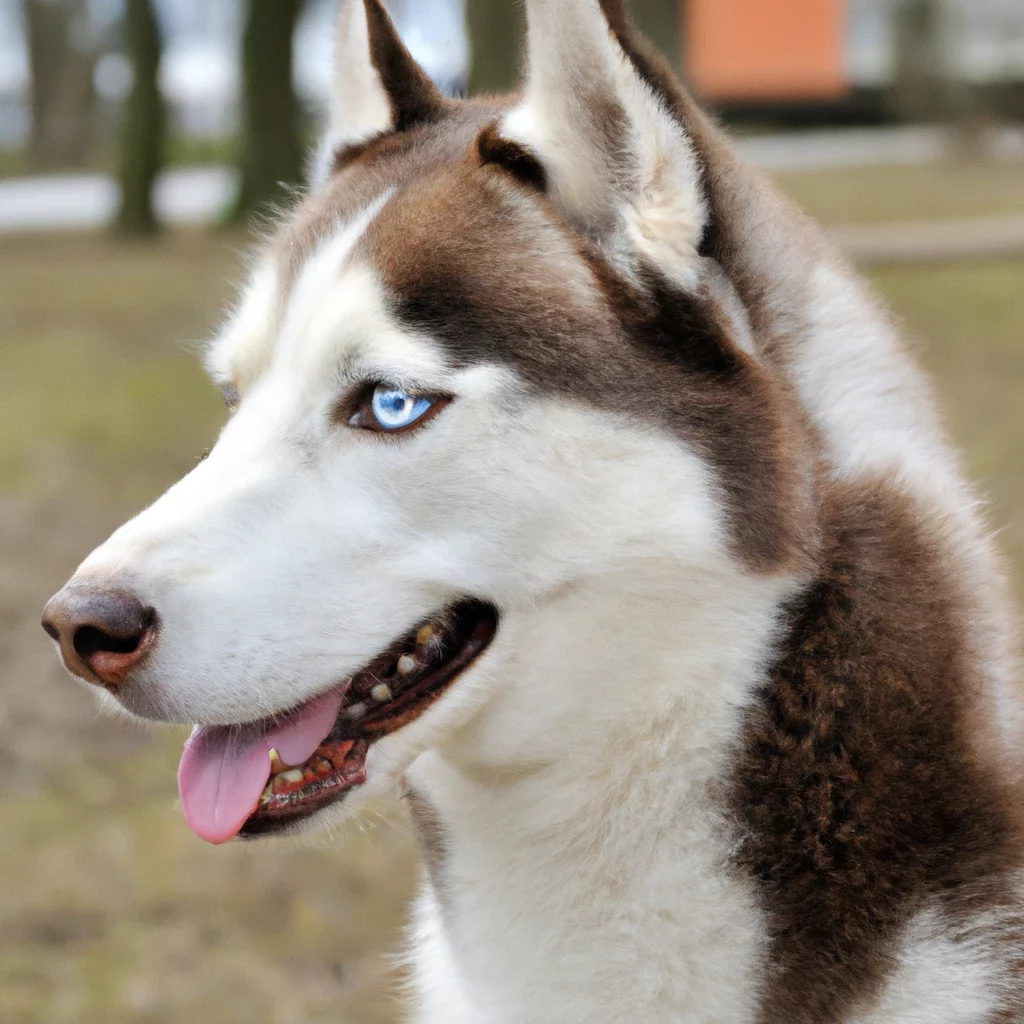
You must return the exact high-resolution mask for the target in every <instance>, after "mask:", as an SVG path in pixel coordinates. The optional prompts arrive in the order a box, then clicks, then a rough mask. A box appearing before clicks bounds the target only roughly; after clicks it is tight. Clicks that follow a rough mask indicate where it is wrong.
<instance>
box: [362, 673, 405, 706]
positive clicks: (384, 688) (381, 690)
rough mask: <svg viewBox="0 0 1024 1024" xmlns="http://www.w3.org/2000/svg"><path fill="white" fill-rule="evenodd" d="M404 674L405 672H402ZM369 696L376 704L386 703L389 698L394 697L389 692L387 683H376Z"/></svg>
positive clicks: (389, 688)
mask: <svg viewBox="0 0 1024 1024" xmlns="http://www.w3.org/2000/svg"><path fill="white" fill-rule="evenodd" d="M399 671H401V670H399ZM403 674H405V673H403ZM370 696H371V697H372V698H373V699H374V700H375V701H376V702H377V703H378V704H386V703H387V702H388V701H389V700H393V699H394V696H395V695H394V694H393V693H392V692H391V687H390V686H388V684H387V683H378V684H377V685H376V686H375V687H374V688H373V689H372V690H371V691H370Z"/></svg>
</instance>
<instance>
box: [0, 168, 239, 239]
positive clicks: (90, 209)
mask: <svg viewBox="0 0 1024 1024" xmlns="http://www.w3.org/2000/svg"><path fill="white" fill-rule="evenodd" d="M236 182H237V178H236V176H235V174H234V172H233V171H230V170H228V169H227V168H226V167H197V168H187V169H182V170H176V171H169V172H167V173H166V174H164V175H163V176H162V177H161V178H160V181H159V182H158V183H157V187H156V196H155V202H156V208H157V213H158V214H159V216H160V218H161V220H163V221H164V222H165V223H167V224H175V225H179V226H184V225H193V224H210V223H212V222H214V221H216V220H217V219H218V218H219V217H220V216H221V215H222V214H223V212H224V210H225V209H226V208H227V206H228V204H229V203H230V202H231V199H232V197H233V196H234V194H235V188H236ZM118 194H119V193H118V187H117V184H116V183H115V182H114V180H113V179H112V178H109V177H106V176H105V175H102V174H59V175H52V176H48V177H44V178H10V179H7V180H3V179H0V232H6V233H13V232H17V231H64V230H69V229H75V230H78V229H88V228H101V227H104V226H106V225H107V224H110V223H111V221H112V220H113V219H114V215H115V213H116V212H117V203H118Z"/></svg>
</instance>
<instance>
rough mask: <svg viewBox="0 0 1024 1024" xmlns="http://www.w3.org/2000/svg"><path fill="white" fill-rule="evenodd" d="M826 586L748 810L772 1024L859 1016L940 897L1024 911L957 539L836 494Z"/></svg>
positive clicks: (755, 720)
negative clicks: (957, 570)
mask: <svg viewBox="0 0 1024 1024" xmlns="http://www.w3.org/2000/svg"><path fill="white" fill-rule="evenodd" d="M822 521H823V529H824V533H825V542H824V550H823V558H822V563H821V571H820V574H819V578H818V579H817V581H816V582H815V583H814V584H813V585H812V586H811V587H810V588H809V589H808V590H807V592H806V593H805V594H804V595H803V596H802V597H801V598H800V599H799V600H797V601H795V602H794V603H793V604H792V606H791V607H790V608H789V610H788V629H787V635H786V639H785V642H784V644H783V646H782V649H781V651H780V653H779V656H778V659H777V661H776V662H775V664H774V666H773V667H772V669H771V673H770V679H769V682H768V684H767V686H766V689H765V691H764V694H763V700H762V702H761V706H760V707H759V708H757V709H756V710H755V711H753V712H751V714H750V715H749V720H748V723H747V725H746V729H745V737H744V742H743V749H742V755H741V757H740V759H739V762H738V765H737V767H736V772H735V789H734V796H733V808H734V811H735V815H736V817H737V819H738V820H739V822H740V825H741V828H742V831H743V834H744V837H745V838H744V841H743V844H742V847H741V851H740V855H739V856H740V859H741V861H742V863H743V864H744V865H745V866H746V867H747V868H748V869H749V871H750V872H751V873H752V875H753V877H754V878H755V879H756V880H757V882H758V884H759V888H760V892H761V894H762V897H763V900H764V905H765V908H766V911H767V913H768V915H769V934H770V938H771V948H770V950H769V960H770V962H771V964H772V970H771V973H770V975H769V977H768V984H767V989H766V992H765V996H764V1003H763V1006H762V1009H761V1013H760V1016H759V1020H760V1021H761V1022H762V1024H769V1022H771V1024H775V1022H776V1021H780V1020H785V1021H787V1022H792V1024H825V1022H829V1021H834V1020H845V1019H847V1017H848V1016H849V1015H850V1014H851V1013H853V1012H854V1010H855V1009H857V1008H858V1007H861V1006H863V1005H866V1004H867V1003H869V1002H870V1000H871V999H872V998H874V997H875V996H877V994H878V992H879V990H880V988H881V986H882V985H883V983H884V982H885V980H886V978H887V976H888V974H889V972H890V971H891V969H892V967H893V965H894V963H895V956H896V953H897V952H898V942H899V939H900V937H901V933H902V930H903V928H904V927H905V926H906V925H907V924H908V923H909V921H910V920H911V918H912V917H913V916H914V914H915V913H917V912H918V911H920V910H922V909H923V908H924V907H925V906H928V905H932V904H936V903H937V905H938V906H939V907H941V908H942V909H943V910H944V911H945V912H948V913H950V914H954V915H960V916H961V918H966V917H969V916H970V915H972V914H974V913H977V912H978V911H979V910H981V909H991V908H992V907H993V906H1003V907H1006V906H1012V905H1013V902H1014V900H1015V899H1016V898H1019V897H1015V896H1014V895H1012V894H1011V892H1010V886H1011V879H1012V873H1013V872H1014V871H1016V870H1017V869H1018V868H1019V867H1020V865H1021V862H1022V860H1024V844H1022V838H1024V831H1022V827H1021V826H1022V823H1021V816H1020V814H1019V807H1017V808H1016V809H1015V807H1016V805H1017V803H1018V801H1016V799H1015V795H1014V794H1013V793H1012V792H1011V790H1010V788H1009V786H1008V784H1007V782H1006V781H1005V779H1004V778H1003V777H1002V775H1001V773H1000V772H999V771H998V770H996V769H995V767H994V766H993V765H992V764H991V762H987V761H986V760H985V759H984V758H982V757H981V756H980V755H979V754H978V750H979V744H978V737H977V734H976V733H975V731H974V729H973V728H972V726H971V723H972V721H975V720H977V719H978V717H979V715H980V712H979V710H978V708H977V702H978V695H979V693H981V692H982V682H981V680H980V679H979V678H978V675H977V669H976V668H975V667H974V666H973V664H972V662H971V660H970V652H969V641H968V629H969V624H968V623H967V622H966V621H965V616H966V612H965V611H964V610H963V609H964V601H963V598H962V594H961V593H960V591H959V589H958V583H957V581H956V580H955V579H954V578H952V576H951V575H950V570H949V566H948V558H947V557H946V556H945V554H944V551H945V547H944V545H945V541H944V540H943V539H941V538H940V536H939V535H938V533H937V532H932V531H930V530H929V528H928V526H927V525H924V524H923V520H922V516H921V514H920V510H919V509H917V508H915V507H913V506H912V505H911V504H910V503H909V500H908V499H906V498H904V497H902V496H901V494H900V493H899V491H898V489H897V488H896V486H895V485H893V484H890V483H888V482H886V481H881V482H879V483H878V484H877V485H875V486H870V487H869V486H865V485H862V486H859V487H857V486H853V485H849V486H844V485H838V484H835V485H832V486H831V487H830V489H829V490H828V492H827V493H826V494H825V495H824V499H823V508H822Z"/></svg>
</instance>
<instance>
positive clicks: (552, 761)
mask: <svg viewBox="0 0 1024 1024" xmlns="http://www.w3.org/2000/svg"><path fill="white" fill-rule="evenodd" d="M627 576H628V578H607V579H602V580H597V581H594V582H592V583H590V584H588V585H585V586H582V587H578V588H574V589H573V590H572V591H569V592H567V593H565V594H563V595H561V596H560V597H558V598H557V599H555V600H554V601H552V602H551V603H549V604H547V605H546V606H543V607H540V608H538V609H537V610H536V612H535V613H534V614H533V615H532V616H530V617H529V618H527V619H526V620H525V621H521V622H520V630H521V632H522V634H523V636H522V638H521V639H520V638H519V637H516V638H514V646H515V647H516V648H517V649H522V650H524V651H529V652H530V656H529V658H524V659H523V663H522V665H521V667H520V670H519V672H518V673H516V672H515V671H514V670H513V672H512V673H509V675H508V683H507V689H506V690H505V692H504V693H503V694H502V695H501V696H499V698H498V699H497V700H496V702H495V703H494V704H493V705H492V706H490V707H488V708H487V709H486V710H485V711H484V712H483V713H482V714H481V715H480V717H479V718H478V720H477V721H476V722H474V723H473V724H472V725H470V726H469V727H468V728H466V729H465V730H464V731H463V732H462V733H461V734H460V736H459V737H458V739H457V741H456V742H455V743H452V744H450V745H449V746H448V747H447V748H446V749H444V750H441V751H435V752H431V753H430V754H428V755H425V756H424V757H422V758H421V759H420V760H419V761H418V762H417V764H416V765H415V766H414V768H413V770H412V771H411V772H410V773H409V778H408V781H409V785H410V790H411V794H412V804H413V810H414V813H415V815H416V817H417V819H418V825H419V829H420V833H421V836H423V837H425V840H426V845H427V847H428V849H427V860H428V863H430V864H431V867H432V870H431V880H430V884H429V886H428V887H427V891H426V892H425V894H424V897H423V900H422V905H421V908H420V925H419V929H420V932H421V933H422V934H421V935H420V936H419V938H420V939H421V941H419V942H417V950H416V954H415V958H416V978H417V986H418V989H419V1003H420V1013H421V1015H422V1016H421V1018H420V1019H422V1020H424V1021H434V1020H442V1019H443V1020H446V1021H452V1022H453V1024H455V1022H462V1021H463V1020H465V1021H467V1022H468V1021H470V1020H472V1021H475V1022H482V1021H496V1022H497V1021H506V1020H507V1021H511V1020H527V1021H540V1020H550V1019H552V1018H551V1013H552V1008H554V1007H558V1008H559V1014H560V1016H559V1018H558V1019H560V1020H561V1019H565V1020H588V1021H621V1020H628V1019H635V1020H640V1019H642V1020H644V1021H651V1022H654V1021H661V1020H664V1021H669V1020H672V1021H678V1020H680V1019H683V1016H682V1015H685V1019H687V1020H712V1019H713V1020H721V1021H733V1020H735V1021H741V1020H749V1019H750V1018H751V1015H752V1014H753V1013H754V1006H755V1003H756V985H757V974H758V973H759V971H758V965H759V962H760V958H761V953H762V936H763V930H762V926H761V923H760V920H759V915H758V911H757V910H756V907H755V896H754V893H753V891H752V887H751V884H750V883H749V882H748V880H746V879H745V878H743V877H742V876H741V875H740V874H739V873H737V872H736V871H735V869H734V868H732V867H730V866H729V863H728V861H729V855H730V851H731V848H732V845H733V843H734V842H735V837H734V835H733V834H732V832H731V828H730V825H729V822H728V821H727V820H725V814H726V813H727V812H726V810H725V808H724V806H723V802H722V801H721V799H719V797H718V796H717V795H716V787H717V786H719V785H720V784H721V783H722V782H723V777H724V776H725V775H726V774H727V770H728V769H727V764H728V761H729V757H730V754H731V753H732V752H733V750H734V747H735V744H736V741H737V737H738V733H739V729H740V723H741V720H742V715H743V710H744V708H745V707H746V706H747V705H748V704H749V702H750V700H751V699H752V697H753V695H754V694H755V693H756V691H757V689H758V687H759V684H760V683H761V682H762V681H763V679H764V672H765V666H766V662H767V660H768V658H769V657H770V652H771V650H772V648H773V640H774V637H775V633H776V629H777V624H778V609H779V607H780V605H781V603H782V601H783V600H784V598H785V596H786V594H787V592H789V591H790V590H791V589H792V587H793V584H792V582H790V581H783V580H778V579H776V580H774V581H765V580H754V579H746V580H741V579H734V580H732V581H729V583H730V585H726V581H724V580H722V579H720V578H719V579H717V580H711V579H708V580H697V579H688V580H680V579H671V578H667V579H666V578H665V576H664V569H661V570H659V568H658V566H657V565H656V564H655V563H653V562H652V563H651V564H650V565H649V566H648V571H647V572H646V573H642V572H637V571H635V570H634V571H633V572H630V573H629V574H627ZM539 654H540V655H541V656H538V655H539ZM457 979H459V980H457ZM455 988H458V989H459V990H460V991H455V990H454V989H455ZM456 1006H461V1007H462V1008H463V1009H462V1011H461V1012H462V1015H461V1016H460V1015H459V1014H458V1013H453V1010H452V1008H453V1007H456Z"/></svg>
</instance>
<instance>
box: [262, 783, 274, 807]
mask: <svg viewBox="0 0 1024 1024" xmlns="http://www.w3.org/2000/svg"><path fill="white" fill-rule="evenodd" d="M273 797H274V789H273V786H272V784H271V783H269V782H268V783H267V788H266V789H265V790H263V793H262V794H261V796H260V807H266V806H267V804H269V803H270V801H271V800H272V799H273Z"/></svg>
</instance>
